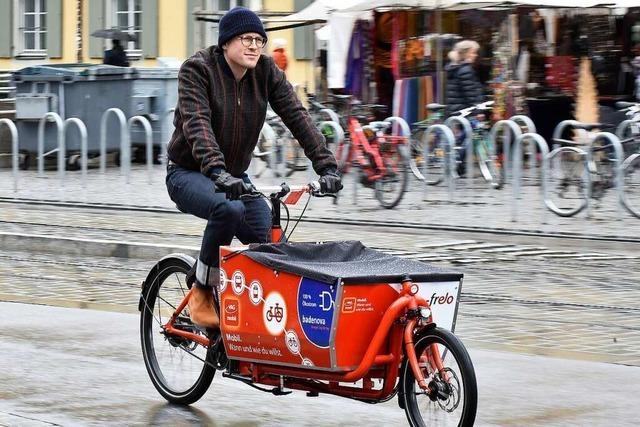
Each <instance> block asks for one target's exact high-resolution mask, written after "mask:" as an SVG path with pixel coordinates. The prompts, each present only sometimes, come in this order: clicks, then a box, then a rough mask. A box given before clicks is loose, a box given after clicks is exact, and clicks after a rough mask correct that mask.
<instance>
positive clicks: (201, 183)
mask: <svg viewBox="0 0 640 427" xmlns="http://www.w3.org/2000/svg"><path fill="white" fill-rule="evenodd" d="M243 179H244V180H245V181H246V182H247V183H249V182H250V180H249V177H248V176H247V175H246V174H245V175H244V176H243ZM166 184H167V190H168V192H169V197H171V200H173V201H174V202H175V203H176V205H177V207H178V209H180V210H181V211H182V212H185V213H190V214H193V215H195V216H197V217H199V218H202V219H206V220H207V226H206V227H205V229H204V235H203V237H202V245H201V248H200V256H199V257H198V268H197V270H196V279H197V281H198V283H199V284H200V285H203V286H211V285H213V284H217V283H218V281H219V273H218V269H217V267H219V266H220V246H224V245H228V244H230V243H231V241H232V240H233V238H234V236H235V237H237V238H238V239H239V240H240V241H241V242H242V243H244V244H248V243H265V242H268V241H269V240H270V239H271V236H270V230H271V209H270V208H269V205H268V204H267V202H266V201H265V200H264V199H262V198H260V199H249V200H243V201H240V200H233V201H232V200H228V199H227V198H226V195H225V193H216V186H215V184H214V183H213V181H212V180H211V179H209V178H207V177H206V176H204V175H202V174H201V173H200V172H197V171H192V170H189V169H184V168H182V167H180V166H175V165H170V166H169V167H168V168H167V178H166ZM210 275H211V277H209V276H210Z"/></svg>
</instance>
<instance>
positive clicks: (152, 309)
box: [139, 183, 477, 426]
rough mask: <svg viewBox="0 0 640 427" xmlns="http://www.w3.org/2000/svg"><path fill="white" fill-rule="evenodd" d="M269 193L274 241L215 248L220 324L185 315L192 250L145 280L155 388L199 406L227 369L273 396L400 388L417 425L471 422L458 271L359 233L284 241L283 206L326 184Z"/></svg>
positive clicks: (147, 350)
mask: <svg viewBox="0 0 640 427" xmlns="http://www.w3.org/2000/svg"><path fill="white" fill-rule="evenodd" d="M262 192H263V193H266V192H269V193H270V194H269V196H266V195H264V194H262V193H256V195H257V196H260V197H268V198H269V200H270V201H271V204H272V211H273V215H272V218H273V221H272V241H274V242H278V243H270V244H255V245H250V246H241V247H222V248H221V249H220V255H221V258H220V259H221V264H220V267H221V271H220V285H219V287H218V289H217V291H218V294H217V298H216V301H217V304H218V313H220V320H221V324H220V331H217V330H216V331H213V330H203V329H202V328H199V327H198V326H196V325H194V324H193V323H192V322H191V321H190V319H189V313H188V308H187V302H188V300H189V297H190V295H191V293H190V292H191V291H190V290H189V289H187V286H186V281H185V276H186V274H187V272H188V271H189V269H190V268H191V265H192V263H193V261H194V260H193V259H192V258H191V257H189V256H187V255H183V254H172V255H169V256H167V257H165V258H163V259H162V260H160V261H159V262H158V263H157V264H156V265H155V266H154V267H153V268H152V270H151V271H150V272H149V274H148V276H147V278H146V280H145V281H144V282H143V284H142V292H141V295H140V302H139V309H140V312H141V317H140V337H141V342H142V353H143V358H144V362H145V366H146V368H147V371H148V373H149V376H150V378H151V381H152V383H153V384H154V386H155V387H156V389H157V390H158V392H159V393H160V394H161V395H162V396H163V397H164V398H165V399H167V400H168V401H170V402H173V403H177V404H191V403H194V402H196V401H197V400H198V399H200V397H202V396H203V395H204V393H205V392H206V391H207V390H208V388H209V386H210V385H211V382H212V380H213V376H214V374H215V373H216V372H217V371H220V372H221V373H222V376H223V377H226V378H229V379H233V380H237V381H241V382H243V383H246V384H248V385H250V386H251V387H254V388H257V389H259V390H262V391H266V392H270V393H273V394H275V395H285V394H289V393H291V390H287V389H294V390H302V391H306V392H307V395H308V396H318V395H319V394H320V393H325V394H333V395H337V396H343V397H346V398H351V399H356V400H360V401H363V402H367V403H379V402H385V401H388V400H390V399H392V398H393V397H395V396H397V397H398V404H399V406H400V407H401V408H403V409H404V410H405V412H406V416H407V419H408V422H409V425H411V426H426V425H457V426H470V425H473V422H474V420H475V416H476V408H477V385H476V378H475V372H474V368H473V364H472V362H471V359H470V358H469V355H468V353H467V351H466V349H465V347H464V345H463V344H462V342H461V341H460V340H459V339H458V338H457V337H456V336H455V335H454V334H453V330H454V327H455V319H456V316H457V307H458V300H459V295H460V291H461V285H462V275H461V274H459V273H455V272H448V271H444V270H439V269H435V268H433V267H430V266H428V265H426V264H422V263H420V262H417V261H413V260H406V259H402V258H398V257H395V256H392V255H388V254H385V253H382V252H378V251H374V250H371V249H369V248H366V247H364V246H363V245H362V244H361V243H360V242H354V241H340V242H328V243H286V242H282V240H284V239H282V237H283V232H282V228H281V224H280V214H281V210H280V208H281V206H284V205H285V204H294V203H296V202H298V200H299V199H300V198H301V196H302V195H304V194H305V193H308V194H310V195H312V196H322V194H320V193H319V186H318V184H317V183H311V184H310V185H306V186H302V187H297V188H289V187H287V186H286V185H285V184H283V185H282V186H279V187H275V188H270V189H263V191H262ZM283 200H284V202H283ZM287 212H288V211H287ZM435 319H438V322H439V323H438V326H436V323H435Z"/></svg>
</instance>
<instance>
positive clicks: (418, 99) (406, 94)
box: [393, 73, 439, 124]
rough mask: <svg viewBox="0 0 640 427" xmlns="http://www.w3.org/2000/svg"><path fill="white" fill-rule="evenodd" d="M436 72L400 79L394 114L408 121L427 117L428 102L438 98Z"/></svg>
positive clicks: (395, 90) (397, 81)
mask: <svg viewBox="0 0 640 427" xmlns="http://www.w3.org/2000/svg"><path fill="white" fill-rule="evenodd" d="M438 87H439V85H438V78H437V74H436V73H431V74H429V75H426V76H420V77H410V78H406V79H398V80H396V82H395V86H394V93H393V115H394V116H398V117H402V118H403V119H405V120H406V121H407V123H409V124H411V123H415V122H417V121H420V120H424V119H426V118H427V115H428V114H427V113H428V111H427V108H426V106H427V104H430V103H432V102H435V100H436V99H438V93H437V88H438Z"/></svg>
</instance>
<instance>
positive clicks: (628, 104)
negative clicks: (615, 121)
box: [616, 101, 640, 109]
mask: <svg viewBox="0 0 640 427" xmlns="http://www.w3.org/2000/svg"><path fill="white" fill-rule="evenodd" d="M635 106H640V104H637V103H635V102H625V101H618V102H616V108H620V109H622V108H630V107H635Z"/></svg>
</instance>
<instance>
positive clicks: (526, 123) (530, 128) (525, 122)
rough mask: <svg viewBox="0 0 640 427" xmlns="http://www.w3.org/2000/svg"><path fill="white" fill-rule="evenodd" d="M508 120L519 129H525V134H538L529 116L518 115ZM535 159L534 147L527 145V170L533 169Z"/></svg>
mask: <svg viewBox="0 0 640 427" xmlns="http://www.w3.org/2000/svg"><path fill="white" fill-rule="evenodd" d="M509 120H511V121H512V122H515V123H516V124H517V125H518V126H520V128H521V129H522V127H525V128H527V131H526V132H525V133H538V130H537V129H536V124H535V123H533V120H531V118H530V117H529V116H525V115H522V114H518V115H515V116H512V117H511V118H509ZM523 132H524V131H523ZM548 151H549V150H548V147H547V152H548ZM540 157H542V156H540ZM535 159H536V150H535V146H534V145H533V144H531V145H529V169H530V170H532V169H533V168H534V167H535V163H536V161H535Z"/></svg>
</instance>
